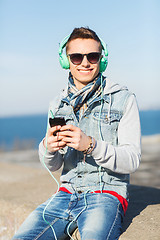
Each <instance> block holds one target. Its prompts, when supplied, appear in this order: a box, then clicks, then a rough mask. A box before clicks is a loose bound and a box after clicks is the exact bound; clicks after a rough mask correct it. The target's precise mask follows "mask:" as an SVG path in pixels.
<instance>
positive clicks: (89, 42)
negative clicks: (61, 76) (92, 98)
mask: <svg viewBox="0 0 160 240" xmlns="http://www.w3.org/2000/svg"><path fill="white" fill-rule="evenodd" d="M100 49H101V46H100V43H99V42H97V41H96V40H94V39H84V38H83V39H82V38H77V39H74V40H71V41H70V42H69V44H68V48H67V54H68V55H69V54H72V53H81V54H87V53H91V52H101V50H100ZM69 63H70V71H71V74H72V76H73V80H74V84H75V85H76V88H77V89H79V90H80V89H81V88H83V87H84V86H86V85H87V84H88V83H89V82H91V81H92V80H93V79H94V78H95V77H96V76H97V75H98V73H99V63H100V60H99V61H98V62H97V63H95V64H92V63H90V62H89V61H88V60H87V57H86V56H84V58H83V60H82V62H81V64H79V65H75V64H73V63H72V62H71V61H70V58H69Z"/></svg>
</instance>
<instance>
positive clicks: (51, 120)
mask: <svg viewBox="0 0 160 240" xmlns="http://www.w3.org/2000/svg"><path fill="white" fill-rule="evenodd" d="M49 124H50V126H51V127H55V126H58V125H60V126H64V125H66V121H65V119H64V117H55V118H49ZM57 132H59V130H57V131H56V132H54V133H53V135H54V136H56V133H57Z"/></svg>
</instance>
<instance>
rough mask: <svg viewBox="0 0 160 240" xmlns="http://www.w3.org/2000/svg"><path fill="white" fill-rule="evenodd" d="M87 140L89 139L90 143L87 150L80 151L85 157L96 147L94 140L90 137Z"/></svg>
mask: <svg viewBox="0 0 160 240" xmlns="http://www.w3.org/2000/svg"><path fill="white" fill-rule="evenodd" d="M89 138H90V143H89V146H88V148H87V149H85V150H84V151H82V152H83V153H84V154H85V155H87V154H90V153H91V152H92V151H93V150H94V148H95V145H96V140H95V139H94V138H93V137H91V136H89Z"/></svg>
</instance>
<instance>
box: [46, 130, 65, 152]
mask: <svg viewBox="0 0 160 240" xmlns="http://www.w3.org/2000/svg"><path fill="white" fill-rule="evenodd" d="M60 129H61V126H55V127H51V128H49V129H48V134H47V135H46V137H45V139H44V142H43V145H44V147H46V140H47V149H48V151H50V152H56V151H58V150H60V149H62V148H64V147H65V146H66V142H64V141H63V137H62V136H59V134H58V133H59V132H57V130H60ZM56 132H57V133H56ZM54 134H55V135H54Z"/></svg>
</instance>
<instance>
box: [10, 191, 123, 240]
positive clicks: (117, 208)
mask: <svg viewBox="0 0 160 240" xmlns="http://www.w3.org/2000/svg"><path fill="white" fill-rule="evenodd" d="M48 201H50V199H49V200H48ZM48 201H47V202H45V203H43V204H42V205H40V206H39V207H38V208H37V209H36V210H34V211H33V212H32V213H31V214H30V215H29V217H28V218H27V219H26V220H25V222H24V223H23V224H22V226H21V228H20V229H19V230H18V232H17V233H16V235H15V236H14V237H13V238H12V240H16V239H21V240H22V239H23V240H54V239H56V238H55V237H54V234H53V231H52V229H51V227H50V226H49V225H48V224H47V223H46V222H45V221H44V220H43V217H42V215H43V210H44V208H45V206H46V204H47V203H48ZM77 216H78V217H77ZM45 218H46V220H47V221H48V222H49V223H50V224H51V225H52V227H53V229H54V231H55V234H56V237H57V239H58V240H62V239H67V237H68V234H67V228H68V226H69V229H68V231H69V233H70V234H71V233H72V232H73V231H74V230H75V229H76V227H77V226H78V229H79V232H80V235H81V239H82V240H87V239H92V240H94V239H95V240H106V239H108V240H116V239H118V238H119V236H120V234H121V223H122V220H123V210H122V206H121V204H120V202H119V201H118V199H117V198H116V197H114V196H112V195H110V194H104V193H103V194H102V193H80V194H79V193H75V194H69V193H65V192H61V191H60V192H58V194H57V195H56V196H55V197H54V198H53V200H52V201H51V202H50V204H49V205H48V207H47V209H46V211H45Z"/></svg>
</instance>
